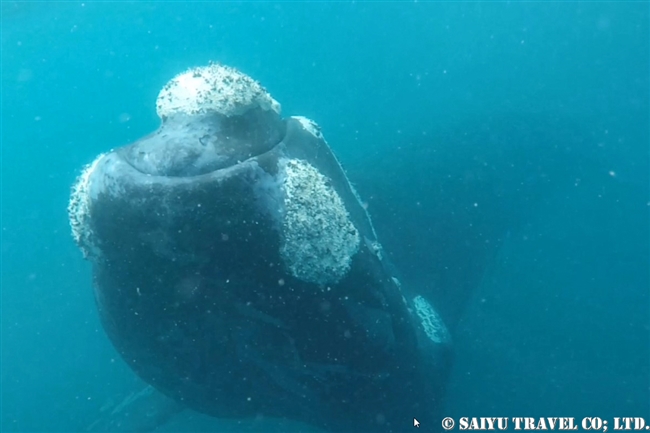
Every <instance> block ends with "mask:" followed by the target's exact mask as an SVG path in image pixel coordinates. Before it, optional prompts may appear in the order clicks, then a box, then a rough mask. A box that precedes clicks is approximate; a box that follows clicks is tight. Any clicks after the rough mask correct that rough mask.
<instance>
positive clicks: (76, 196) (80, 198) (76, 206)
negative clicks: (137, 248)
mask: <svg viewBox="0 0 650 433" xmlns="http://www.w3.org/2000/svg"><path fill="white" fill-rule="evenodd" d="M103 157H104V154H101V155H99V156H98V157H97V158H95V160H94V161H93V162H92V163H91V164H88V165H86V166H85V167H84V169H83V171H82V172H81V174H80V175H79V177H77V180H76V182H75V183H74V185H73V186H72V193H71V194H70V202H69V203H68V218H69V219H70V228H71V229H72V237H73V238H74V241H75V242H76V243H77V245H78V246H79V248H80V249H81V251H82V252H83V255H84V258H90V257H93V256H96V255H98V254H99V249H98V247H97V245H96V242H95V239H94V235H93V232H92V230H91V229H90V227H89V224H88V221H89V219H90V205H89V203H90V191H89V189H90V176H91V175H92V173H93V171H94V170H95V168H96V167H97V164H98V163H99V161H100V160H101V159H102V158H103Z"/></svg>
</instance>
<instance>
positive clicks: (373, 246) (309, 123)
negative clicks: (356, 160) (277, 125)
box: [291, 116, 383, 260]
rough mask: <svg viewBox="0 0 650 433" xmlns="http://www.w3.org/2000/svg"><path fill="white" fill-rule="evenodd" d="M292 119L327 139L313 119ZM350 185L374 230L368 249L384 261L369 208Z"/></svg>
mask: <svg viewBox="0 0 650 433" xmlns="http://www.w3.org/2000/svg"><path fill="white" fill-rule="evenodd" d="M291 118H292V119H295V120H297V121H298V122H300V126H302V127H303V128H304V129H305V131H307V132H309V133H310V134H311V135H313V136H314V137H316V138H317V139H319V140H323V142H325V137H324V136H323V133H322V132H321V128H320V126H318V124H317V123H316V122H314V121H313V120H311V119H309V118H307V117H304V116H291ZM332 156H334V155H332ZM334 158H335V159H336V157H335V156H334ZM336 162H337V164H338V165H339V168H340V169H341V171H344V170H343V167H342V166H341V163H340V162H339V161H338V159H337V160H336ZM349 185H350V189H351V191H352V194H354V198H355V199H356V200H357V202H358V203H359V206H361V207H362V208H363V211H364V213H365V214H366V218H367V219H368V223H369V224H370V229H371V230H372V235H373V240H369V239H367V238H366V242H367V244H368V247H369V248H370V250H371V251H372V252H373V253H374V254H375V255H376V256H377V257H378V258H379V260H382V256H383V248H382V246H381V244H380V243H379V241H378V240H377V233H376V232H375V227H374V226H373V224H372V220H371V218H370V214H369V213H368V210H367V209H366V207H367V206H365V205H364V203H363V200H361V196H360V195H359V193H358V192H357V190H356V189H355V188H354V186H353V185H352V184H351V183H350V184H349Z"/></svg>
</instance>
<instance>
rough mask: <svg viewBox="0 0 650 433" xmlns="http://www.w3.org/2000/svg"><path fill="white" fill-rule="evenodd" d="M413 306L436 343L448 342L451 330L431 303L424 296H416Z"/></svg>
mask: <svg viewBox="0 0 650 433" xmlns="http://www.w3.org/2000/svg"><path fill="white" fill-rule="evenodd" d="M413 306H414V307H415V313H416V314H417V315H418V317H419V318H420V321H421V322H422V327H423V328H424V332H425V333H426V334H427V336H428V337H429V338H430V339H431V340H432V341H433V342H434V343H440V344H442V343H447V342H449V340H450V336H449V331H448V330H447V327H446V326H445V324H444V322H443V321H442V318H441V317H440V315H438V313H437V312H436V310H434V309H433V307H432V306H431V304H429V303H428V302H427V300H426V299H424V298H423V297H422V296H416V297H415V298H414V299H413Z"/></svg>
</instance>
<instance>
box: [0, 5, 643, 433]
mask: <svg viewBox="0 0 650 433" xmlns="http://www.w3.org/2000/svg"><path fill="white" fill-rule="evenodd" d="M649 8H650V6H649V4H648V2H613V1H612V2H440V3H428V2H381V3H380V2H372V3H371V2H320V3H315V2H311V3H307V2H302V3H301V2H278V3H234V2H222V3H211V2H140V3H137V2H118V1H115V2H92V1H87V2H2V4H1V12H2V16H1V21H0V24H1V41H0V42H1V45H0V48H1V56H2V58H1V72H2V85H1V89H0V90H1V97H2V101H1V104H2V105H1V109H2V113H1V121H2V128H1V138H2V142H1V145H2V166H1V168H2V223H1V228H2V232H1V233H2V249H1V251H2V256H1V259H2V275H1V284H2V299H1V300H2V304H1V306H2V311H1V312H2V315H1V321H2V331H1V338H2V357H1V363H2V364H1V393H2V394H1V396H2V414H1V422H0V430H2V431H25V432H27V431H30V432H35V431H43V432H44V431H60V432H63V431H83V430H85V429H86V428H87V427H88V426H89V425H90V424H91V423H92V422H93V421H95V420H96V419H97V418H99V417H100V416H104V415H105V414H107V413H108V412H110V408H112V407H113V406H114V405H116V404H118V403H119V402H120V401H121V400H122V399H123V398H124V396H126V395H127V394H129V393H130V392H132V391H134V390H137V389H139V387H141V386H142V384H141V383H140V382H139V381H138V379H137V378H136V377H135V376H134V374H133V373H132V372H131V371H130V370H129V369H128V368H127V367H126V365H125V364H124V363H123V362H122V360H121V359H120V358H119V356H118V354H117V353H116V352H115V350H114V349H113V348H112V346H111V345H110V343H109V341H108V339H107V337H106V336H105V335H104V332H103V330H102V329H101V326H100V323H99V320H98V317H97V313H96V309H95V304H94V300H93V294H92V282H91V274H90V264H89V263H87V262H85V261H84V260H83V258H82V255H81V253H80V252H79V251H78V249H77V248H76V246H75V245H74V242H73V241H72V238H71V236H70V230H69V225H68V221H67V214H66V207H67V202H68V197H69V193H70V187H71V185H72V183H73V181H74V180H75V178H76V176H78V175H79V174H80V171H81V168H82V167H83V165H84V164H87V163H89V162H91V161H92V160H93V159H94V157H95V156H96V155H97V154H99V153H101V152H106V151H108V150H110V149H111V148H114V147H118V146H121V145H125V144H128V143H130V142H132V141H135V140H136V139H138V138H140V137H141V136H143V135H145V134H147V133H149V132H151V131H153V130H155V129H156V128H157V126H158V124H159V120H158V118H157V116H156V112H155V99H156V96H157V94H158V91H159V90H160V89H161V87H162V86H163V85H164V84H165V83H166V82H167V81H168V80H169V79H171V78H172V77H173V76H174V75H176V74H177V73H180V72H182V71H184V70H185V69H187V68H189V67H193V66H200V65H205V64H207V62H208V61H210V60H213V61H218V62H222V63H224V64H227V65H230V66H234V67H236V68H238V69H240V70H241V71H243V72H244V73H246V74H249V75H251V76H252V77H253V78H255V79H257V80H259V81H260V82H261V83H262V84H263V85H264V86H265V87H266V88H267V89H268V90H269V91H270V92H271V94H272V95H273V96H274V98H275V99H277V100H278V101H279V102H280V103H281V104H282V109H283V113H284V115H303V116H306V117H309V118H311V119H314V120H315V121H317V122H318V123H319V124H320V126H321V127H322V129H323V133H324V135H325V138H326V139H327V140H328V142H329V144H330V146H331V147H332V148H333V150H334V151H335V152H336V154H337V155H338V157H339V159H340V160H341V162H342V164H343V166H344V167H345V168H346V170H347V173H348V176H349V178H350V180H351V181H352V182H353V184H355V186H356V187H357V189H358V190H359V192H360V194H361V196H362V197H363V199H364V200H365V203H366V204H367V206H368V210H369V212H370V214H371V216H372V217H373V221H374V223H375V226H376V228H377V231H378V234H379V237H380V240H381V241H382V243H383V245H384V247H385V249H386V251H387V252H389V254H390V257H391V259H392V261H393V262H394V263H395V266H396V267H397V269H398V270H399V272H400V278H401V279H402V280H403V282H404V284H408V285H409V286H411V287H417V288H419V289H420V290H422V292H423V293H426V294H427V295H428V296H430V297H431V298H432V299H433V300H434V302H435V305H436V306H437V307H438V308H439V310H440V311H441V313H442V315H443V316H444V318H445V320H446V321H447V323H448V324H449V327H450V328H451V330H452V334H453V338H454V341H455V347H456V349H455V350H456V356H455V365H454V370H453V373H452V375H451V377H450V378H449V384H448V390H447V397H446V402H445V409H444V414H445V415H448V416H451V417H460V416H505V417H514V416H535V417H539V416H571V417H576V418H578V417H584V416H599V417H602V418H604V419H610V420H611V419H612V417H615V416H619V417H620V416H644V417H646V419H647V420H649V421H650V303H649V302H650V300H649V294H650V293H649V292H650V291H649V289H650V284H649V270H650V255H649V239H650V231H649V224H650V216H649V210H650V197H649V189H650V178H649V172H650V167H649V140H650V137H649V129H650V113H649V103H648V101H649V94H650V86H649V80H650V37H649V36H650V32H649V24H648V23H649V19H650V13H649ZM416 416H417V414H404V417H405V422H406V423H411V422H412V421H411V418H413V417H416ZM610 422H611V421H610ZM422 427H423V429H426V431H433V430H437V429H438V426H422ZM291 428H295V429H302V430H303V431H309V428H308V427H305V426H290V425H288V424H286V423H279V422H276V421H272V420H266V421H265V420H261V421H260V420H256V421H253V422H245V423H241V424H238V423H237V422H232V421H229V422H225V421H220V420H215V419H211V418H208V417H205V416H201V415H198V414H194V413H190V412H187V413H182V414H180V415H178V416H176V417H175V418H174V419H173V420H172V421H171V422H170V423H169V424H167V425H164V426H161V427H160V431H210V430H215V429H222V430H223V431H287V430H289V429H291Z"/></svg>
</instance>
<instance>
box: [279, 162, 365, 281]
mask: <svg viewBox="0 0 650 433" xmlns="http://www.w3.org/2000/svg"><path fill="white" fill-rule="evenodd" d="M283 187H284V191H285V199H284V208H285V212H284V220H283V242H282V246H281V250H280V254H281V256H282V259H283V260H284V263H285V265H286V266H287V268H288V269H289V271H290V272H291V274H292V275H293V276H295V277H296V278H299V279H301V280H303V281H307V282H310V283H315V284H318V285H320V286H321V287H324V286H326V285H327V284H334V283H336V282H338V281H339V280H340V279H341V278H342V277H344V276H345V274H346V273H347V272H348V270H349V269H350V261H351V258H352V256H353V255H354V254H355V253H356V252H357V251H358V249H359V232H358V230H357V229H356V228H355V227H354V224H352V222H351V221H350V218H349V215H348V212H347V210H346V209H345V205H344V204H343V201H342V200H341V197H339V195H338V194H337V193H336V191H335V190H334V188H332V187H331V186H330V185H329V184H328V179H327V178H326V177H325V176H323V175H322V174H320V173H319V172H318V170H316V168H314V167H313V166H311V165H310V164H308V163H307V162H305V161H302V160H298V159H290V160H287V161H286V162H285V164H284V182H283Z"/></svg>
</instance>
